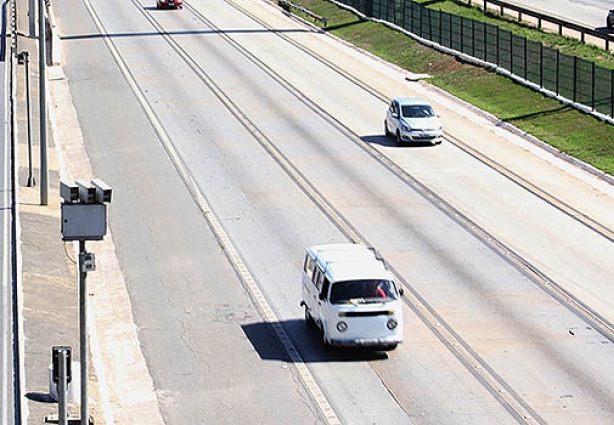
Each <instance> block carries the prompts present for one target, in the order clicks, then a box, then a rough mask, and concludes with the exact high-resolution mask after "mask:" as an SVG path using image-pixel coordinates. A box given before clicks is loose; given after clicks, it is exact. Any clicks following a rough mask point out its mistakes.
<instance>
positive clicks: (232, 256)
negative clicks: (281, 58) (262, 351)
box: [85, 0, 341, 425]
mask: <svg viewBox="0 0 614 425" xmlns="http://www.w3.org/2000/svg"><path fill="white" fill-rule="evenodd" d="M85 5H86V8H87V9H88V11H89V13H90V16H92V19H93V20H94V23H95V25H96V27H97V28H98V30H99V31H100V33H101V34H107V32H106V30H105V28H104V26H103V25H102V22H101V21H100V19H99V18H98V16H97V15H96V13H95V11H94V10H93V8H92V5H91V3H90V2H89V0H85ZM104 40H105V43H106V44H107V47H108V48H109V51H110V52H111V55H112V56H113V58H114V59H115V61H116V63H117V65H118V67H119V69H120V71H121V72H122V74H123V75H124V77H125V78H126V81H127V82H128V85H129V86H130V88H131V89H132V91H133V93H134V94H135V96H136V97H137V99H138V101H139V103H140V104H141V106H142V107H143V110H144V112H145V114H146V115H147V117H148V118H149V120H150V122H151V123H152V126H153V127H154V129H155V131H156V133H157V134H158V137H159V138H160V141H161V143H162V144H163V146H164V148H165V149H166V151H167V153H168V155H169V156H170V158H171V160H172V162H173V164H174V165H175V167H176V168H177V171H178V172H179V174H180V175H181V177H182V179H183V180H184V182H185V184H186V187H187V188H188V190H189V191H190V192H191V193H192V195H193V196H194V197H195V199H196V202H197V204H198V206H199V208H200V209H201V211H202V212H203V213H204V216H205V219H206V220H207V222H208V223H209V225H210V226H211V228H212V229H213V231H214V233H215V235H216V237H217V238H218V241H219V243H220V244H221V245H222V247H223V248H224V249H225V250H226V252H227V253H228V258H229V260H230V261H231V262H232V265H233V267H235V268H236V270H237V271H238V272H239V273H240V275H241V277H242V279H243V280H244V281H245V283H246V285H247V287H248V290H249V291H250V292H251V294H252V296H253V298H254V300H255V301H256V303H257V304H258V307H259V308H260V309H261V311H262V312H263V315H264V319H265V321H266V322H267V323H269V324H271V325H272V327H273V329H274V331H275V333H276V335H277V337H278V338H279V340H280V341H281V343H282V344H283V346H284V348H285V350H286V352H287V353H288V355H289V357H290V359H291V362H292V363H293V364H294V366H295V367H296V370H297V371H298V373H299V375H300V377H301V379H302V381H303V383H304V385H305V388H306V389H307V391H309V393H310V394H311V396H312V398H313V400H314V401H315V403H316V404H317V406H318V408H319V409H320V411H321V413H322V415H323V417H324V420H325V422H326V423H327V424H329V425H338V424H341V422H340V420H339V418H338V417H337V415H336V413H335V411H334V410H333V408H332V407H331V406H330V404H329V402H328V400H327V399H326V397H325V396H324V393H323V392H322V390H321V388H320V386H319V385H318V384H317V382H316V380H315V379H314V377H313V375H312V374H311V371H310V370H309V368H308V367H307V366H306V365H305V362H304V361H303V359H302V358H301V356H300V354H299V352H298V350H297V349H296V347H295V346H294V344H293V343H292V341H291V340H290V338H289V336H288V334H287V333H286V331H285V330H284V328H283V327H282V326H281V324H280V323H279V319H278V317H277V316H276V315H275V313H274V311H273V309H272V308H271V306H270V305H269V304H268V302H267V301H266V298H265V297H264V294H263V293H262V291H261V290H260V288H259V287H258V285H257V284H256V282H255V279H254V278H253V276H251V274H250V273H249V271H248V269H247V267H246V266H245V264H244V263H243V260H242V259H241V257H240V256H239V254H238V252H237V250H236V249H235V247H234V246H233V244H232V242H231V241H230V238H229V237H228V235H227V234H226V232H225V230H224V229H223V228H222V226H221V224H220V222H219V220H218V219H217V218H216V217H215V215H214V214H213V212H212V210H211V207H210V206H209V204H208V203H207V201H206V199H205V197H204V195H203V194H202V192H201V191H200V190H199V188H198V186H197V185H196V184H195V182H194V181H193V179H192V177H191V176H190V174H189V173H188V171H187V170H186V168H185V166H184V164H183V162H182V161H181V158H180V156H179V155H178V153H177V151H176V150H175V148H174V146H173V144H172V143H171V140H170V138H169V137H168V135H167V134H166V131H165V130H164V127H163V126H162V123H161V122H160V121H159V120H158V118H157V116H156V115H155V113H154V111H153V109H152V108H151V106H150V105H149V104H148V103H147V100H146V99H145V96H144V95H143V93H142V92H141V90H140V88H139V86H138V84H137V82H136V81H135V79H134V77H133V76H132V74H131V73H130V72H129V70H128V68H127V66H126V64H125V63H124V61H123V60H122V58H121V56H120V54H119V52H118V50H117V48H116V47H115V45H114V44H113V43H112V41H111V38H110V37H105V38H104Z"/></svg>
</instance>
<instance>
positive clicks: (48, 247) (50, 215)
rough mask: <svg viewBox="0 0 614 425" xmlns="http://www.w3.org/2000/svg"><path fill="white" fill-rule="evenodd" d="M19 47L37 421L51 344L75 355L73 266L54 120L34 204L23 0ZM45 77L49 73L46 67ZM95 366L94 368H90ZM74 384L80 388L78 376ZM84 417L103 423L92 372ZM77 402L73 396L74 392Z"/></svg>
mask: <svg viewBox="0 0 614 425" xmlns="http://www.w3.org/2000/svg"><path fill="white" fill-rule="evenodd" d="M17 29H18V39H17V48H18V51H20V52H21V51H28V52H29V59H30V63H29V69H30V84H29V86H30V94H29V95H30V106H31V123H30V124H31V131H30V132H31V136H32V143H33V146H32V153H33V158H32V161H33V168H34V170H33V171H34V173H33V176H34V179H35V183H36V185H35V186H33V187H27V182H28V177H29V176H28V129H27V125H28V123H27V109H26V107H27V103H26V95H27V93H26V80H25V67H24V66H23V65H20V66H19V67H18V69H17V71H16V73H17V100H18V104H17V113H16V116H17V124H18V128H17V139H18V152H17V158H18V162H19V164H18V180H19V181H18V182H17V186H18V188H19V192H18V200H19V201H18V209H19V221H20V223H19V225H20V243H21V262H22V264H21V269H22V274H21V276H22V281H21V287H22V294H21V301H22V311H21V313H22V317H23V326H22V329H21V330H22V341H21V343H22V347H23V358H22V359H21V360H22V366H23V371H22V378H23V381H22V391H23V393H22V396H24V397H25V398H24V399H23V407H22V410H23V415H24V416H23V418H22V420H23V423H24V424H25V423H27V424H41V423H45V419H46V418H47V417H49V416H52V415H57V409H58V406H57V403H56V402H54V401H53V400H52V398H51V396H50V388H49V375H48V368H49V365H50V363H51V350H52V347H53V346H56V345H69V346H71V347H72V355H73V361H79V329H78V323H79V322H78V320H79V311H78V301H79V298H78V294H79V293H78V269H77V265H76V262H75V260H76V259H75V252H74V249H73V245H72V244H64V243H63V242H62V239H61V233H60V202H61V199H60V197H59V189H58V187H59V186H58V185H59V180H60V175H61V167H60V161H59V157H58V152H57V150H56V144H55V142H54V140H55V139H54V132H53V126H50V127H49V129H50V131H48V144H49V149H48V160H49V161H48V168H49V192H48V195H49V196H48V205H47V206H41V205H40V186H39V183H40V182H39V168H38V165H39V164H40V162H39V155H40V145H39V135H40V133H39V118H38V117H39V110H38V106H39V104H38V102H39V79H38V71H39V62H38V43H37V39H35V38H32V37H30V35H29V21H28V1H27V0H18V1H17ZM48 71H49V75H48V77H49V78H51V76H52V75H53V74H54V70H53V68H48ZM92 371H93V368H92ZM72 385H76V386H77V387H79V381H78V380H77V381H76V382H74V383H73V384H72ZM88 390H89V395H90V406H89V407H90V409H89V410H90V416H91V418H92V419H93V420H94V422H95V423H103V420H102V416H101V412H100V404H99V402H98V400H99V393H98V384H97V379H96V376H95V375H94V374H93V373H92V374H90V385H89V386H88ZM76 398H77V400H78V397H76ZM69 413H70V414H71V417H72V416H73V415H75V416H77V417H78V415H79V408H78V405H76V404H75V403H70V404H69Z"/></svg>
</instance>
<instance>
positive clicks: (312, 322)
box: [305, 306, 316, 328]
mask: <svg viewBox="0 0 614 425" xmlns="http://www.w3.org/2000/svg"><path fill="white" fill-rule="evenodd" d="M305 323H307V326H308V327H310V328H315V326H316V322H315V320H313V317H311V313H310V312H309V308H307V306H305Z"/></svg>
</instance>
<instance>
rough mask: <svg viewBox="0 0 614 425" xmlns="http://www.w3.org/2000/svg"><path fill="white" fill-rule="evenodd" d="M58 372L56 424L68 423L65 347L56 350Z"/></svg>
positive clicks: (65, 424) (64, 424)
mask: <svg viewBox="0 0 614 425" xmlns="http://www.w3.org/2000/svg"><path fill="white" fill-rule="evenodd" d="M58 356H59V359H58V360H59V362H58V363H59V373H58V424H59V425H68V412H67V408H66V398H67V396H68V376H67V370H68V367H67V363H66V361H67V353H66V349H65V348H60V349H59V350H58Z"/></svg>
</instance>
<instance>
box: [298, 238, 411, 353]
mask: <svg viewBox="0 0 614 425" xmlns="http://www.w3.org/2000/svg"><path fill="white" fill-rule="evenodd" d="M302 293H303V300H302V301H301V306H303V307H304V308H305V320H306V321H307V323H308V324H310V325H313V324H315V325H316V326H317V327H319V328H320V330H321V331H322V338H323V341H324V344H326V345H334V346H361V347H365V346H366V347H374V348H380V349H387V350H392V349H394V348H396V347H397V345H398V344H399V343H401V342H403V314H402V311H403V310H402V304H401V300H400V295H402V291H401V290H399V288H398V287H397V285H396V284H395V282H394V280H393V277H392V274H391V273H390V271H389V270H388V269H387V268H386V266H385V264H384V262H383V260H382V259H381V258H379V257H378V256H377V255H376V253H375V251H374V250H373V249H370V248H367V247H366V246H364V245H359V244H351V243H344V244H326V245H315V246H312V247H309V248H308V249H307V253H306V255H305V261H304V263H303V290H302Z"/></svg>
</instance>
